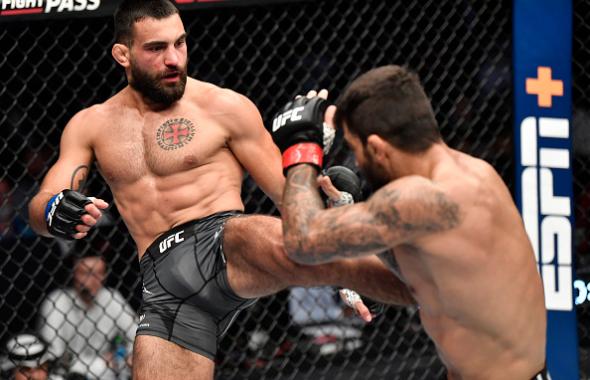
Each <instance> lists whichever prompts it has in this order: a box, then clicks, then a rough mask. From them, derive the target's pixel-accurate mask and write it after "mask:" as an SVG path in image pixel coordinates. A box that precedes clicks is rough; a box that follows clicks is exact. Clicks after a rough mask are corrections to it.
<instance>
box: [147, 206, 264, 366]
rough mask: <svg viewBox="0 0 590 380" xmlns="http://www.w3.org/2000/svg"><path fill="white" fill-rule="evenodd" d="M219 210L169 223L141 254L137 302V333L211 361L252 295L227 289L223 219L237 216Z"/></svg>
mask: <svg viewBox="0 0 590 380" xmlns="http://www.w3.org/2000/svg"><path fill="white" fill-rule="evenodd" d="M241 214H242V213H241V212H239V211H227V212H220V213H216V214H213V215H210V216H208V217H205V218H202V219H198V220H195V221H191V222H188V223H185V224H182V225H180V226H177V227H174V228H173V229H171V230H170V231H168V232H167V233H165V234H162V235H161V236H160V237H159V238H158V239H156V241H154V242H153V243H152V244H151V245H150V247H149V248H148V249H147V251H146V252H145V254H144V255H143V257H142V259H141V262H140V270H141V274H142V276H143V291H142V293H143V294H142V296H143V297H142V298H143V302H142V306H141V311H140V317H139V324H138V327H137V335H153V336H157V337H160V338H163V339H166V340H168V341H170V342H173V343H176V344H178V345H179V346H181V347H184V348H186V349H188V350H191V351H193V352H196V353H198V354H201V355H203V356H205V357H207V358H209V359H212V360H213V359H214V357H215V353H216V351H217V342H218V338H219V337H220V336H222V335H223V334H224V333H225V332H226V331H227V329H228V328H229V326H230V325H231V323H232V322H233V321H234V319H235V318H236V316H237V315H238V313H239V312H240V311H241V310H243V309H245V308H247V307H248V306H251V305H253V304H254V303H255V302H256V299H244V298H241V297H239V296H238V295H237V294H235V293H234V291H233V290H232V289H231V288H230V286H229V282H228V279H227V267H226V259H225V256H224V254H223V244H222V243H223V229H224V226H225V222H226V221H227V220H228V219H230V218H232V217H236V216H239V215H241Z"/></svg>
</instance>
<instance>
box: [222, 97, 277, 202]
mask: <svg viewBox="0 0 590 380" xmlns="http://www.w3.org/2000/svg"><path fill="white" fill-rule="evenodd" d="M241 103H242V107H241V115H240V117H239V119H236V121H235V123H234V127H233V128H232V137H231V139H230V143H229V146H230V148H231V150H232V152H233V153H234V155H235V156H236V158H237V159H238V161H239V162H240V164H241V165H242V166H243V167H244V169H245V170H246V171H247V172H248V173H249V174H250V175H251V176H252V178H253V179H254V181H255V182H256V183H257V184H258V185H259V186H260V187H261V188H262V190H263V191H264V192H265V193H266V194H267V195H268V196H269V197H270V198H271V199H272V200H273V202H275V204H279V203H280V201H281V198H282V194H283V189H284V186H285V177H284V176H283V169H282V161H281V153H280V151H279V148H278V147H277V146H276V145H275V143H274V142H273V141H272V137H271V135H270V133H269V132H268V131H267V130H266V129H265V128H264V124H263V122H262V118H261V117H260V114H259V112H258V110H257V109H256V107H255V106H254V104H252V103H251V102H250V101H248V100H247V99H245V98H244V99H243V100H242V102H241Z"/></svg>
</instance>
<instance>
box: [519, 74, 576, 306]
mask: <svg viewBox="0 0 590 380" xmlns="http://www.w3.org/2000/svg"><path fill="white" fill-rule="evenodd" d="M537 74H538V77H537V78H527V80H526V92H527V93H528V94H530V95H536V96H537V105H538V107H540V108H551V107H552V105H553V102H552V98H553V97H555V96H563V93H564V89H563V82H562V81H560V80H554V79H552V78H551V68H549V67H538V68H537ZM569 133H570V122H569V119H568V118H559V117H534V116H529V117H525V118H524V119H523V120H522V121H521V123H520V145H521V146H520V153H521V155H520V164H521V166H522V171H521V173H520V179H521V186H522V217H523V221H524V225H525V228H526V231H527V233H528V235H529V237H530V240H531V243H532V245H533V249H534V252H535V258H536V261H537V263H538V264H539V270H540V273H541V276H542V278H543V285H544V288H545V303H546V306H547V309H549V310H562V311H566V310H572V309H573V287H572V283H573V275H572V231H573V226H572V223H571V215H572V199H571V188H570V187H568V185H570V186H571V181H572V179H571V168H570V161H571V160H570V149H569V144H570V140H569V139H570V135H569ZM568 181H569V183H568ZM564 192H565V193H567V194H563V193H564Z"/></svg>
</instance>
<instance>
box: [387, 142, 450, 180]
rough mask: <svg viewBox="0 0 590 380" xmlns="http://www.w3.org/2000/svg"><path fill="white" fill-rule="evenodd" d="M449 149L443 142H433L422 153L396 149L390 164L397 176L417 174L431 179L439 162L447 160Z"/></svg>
mask: <svg viewBox="0 0 590 380" xmlns="http://www.w3.org/2000/svg"><path fill="white" fill-rule="evenodd" d="M449 155H450V150H449V147H448V146H447V145H445V144H444V143H438V144H433V145H432V146H431V147H430V148H428V150H426V151H425V152H422V153H405V152H401V151H397V154H395V155H394V156H393V157H392V160H391V161H390V165H391V167H392V169H393V171H394V172H395V173H397V174H398V177H404V176H408V175H418V176H421V177H425V178H430V179H432V178H433V177H434V171H435V170H436V168H437V167H438V166H439V165H440V163H441V162H443V161H445V160H447V159H448V158H449Z"/></svg>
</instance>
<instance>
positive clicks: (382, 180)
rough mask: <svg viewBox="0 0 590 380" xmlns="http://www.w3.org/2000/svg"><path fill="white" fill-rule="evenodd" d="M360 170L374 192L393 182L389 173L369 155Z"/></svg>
mask: <svg viewBox="0 0 590 380" xmlns="http://www.w3.org/2000/svg"><path fill="white" fill-rule="evenodd" d="M359 169H360V171H361V173H362V175H363V177H364V178H365V179H366V180H367V183H368V184H369V186H370V187H371V190H372V192H375V191H377V190H379V189H380V188H382V187H383V186H385V185H387V184H388V183H389V182H390V181H391V179H390V177H389V176H388V175H387V173H386V172H385V171H384V170H383V169H382V168H380V167H379V165H377V164H376V163H375V162H374V161H373V159H372V158H371V157H370V156H369V155H365V160H364V164H363V165H362V166H360V167H359Z"/></svg>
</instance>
